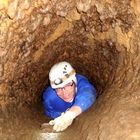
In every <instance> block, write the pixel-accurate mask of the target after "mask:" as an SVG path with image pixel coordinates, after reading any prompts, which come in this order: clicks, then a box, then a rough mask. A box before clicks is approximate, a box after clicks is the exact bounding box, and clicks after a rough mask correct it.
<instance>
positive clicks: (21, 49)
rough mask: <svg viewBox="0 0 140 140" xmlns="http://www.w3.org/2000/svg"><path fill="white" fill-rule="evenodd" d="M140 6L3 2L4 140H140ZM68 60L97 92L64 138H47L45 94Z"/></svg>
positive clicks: (87, 0) (69, 0)
mask: <svg viewBox="0 0 140 140" xmlns="http://www.w3.org/2000/svg"><path fill="white" fill-rule="evenodd" d="M139 6H140V2H139V1H134V0H132V1H131V0H127V1H126V0H122V1H113V0H110V1H104V0H102V1H100V0H99V1H98V2H97V1H94V0H83V1H82V0H50V1H48V0H36V1H33V0H30V1H29V0H26V1H20V0H13V1H9V0H0V42H1V44H0V139H2V140H9V139H10V140H19V139H21V140H22V139H23V140H46V139H48V140H54V139H55V140H70V139H74V140H79V139H81V140H93V139H94V140H120V139H123V140H139V139H140V132H139V128H140V117H139V116H140V100H139V99H140V74H139V73H140V53H139V52H140V49H139V48H140V41H139V38H140V23H139V22H140V10H139ZM63 60H66V61H68V62H70V63H71V64H72V66H73V67H74V68H75V69H76V71H77V72H78V73H80V74H83V75H85V76H87V77H88V78H89V80H90V82H91V83H93V84H94V85H95V87H96V89H97V94H98V97H97V101H96V103H95V104H94V105H93V106H92V107H91V108H90V109H89V110H88V111H86V112H84V113H83V114H82V115H80V116H79V117H78V118H76V120H75V121H74V123H73V124H72V126H70V127H69V128H68V129H67V130H66V131H64V132H62V133H42V132H41V131H40V125H41V124H42V123H43V122H47V121H48V118H47V117H45V115H44V113H43V108H42V103H41V96H42V92H43V90H44V89H45V88H46V87H47V86H49V81H48V72H49V70H50V68H51V66H52V65H53V64H55V63H56V62H59V61H63Z"/></svg>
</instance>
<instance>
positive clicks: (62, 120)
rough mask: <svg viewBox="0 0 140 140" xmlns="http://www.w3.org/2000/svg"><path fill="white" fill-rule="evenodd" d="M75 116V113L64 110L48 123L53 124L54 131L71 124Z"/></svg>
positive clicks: (61, 129) (63, 128)
mask: <svg viewBox="0 0 140 140" xmlns="http://www.w3.org/2000/svg"><path fill="white" fill-rule="evenodd" d="M75 117H76V115H75V113H74V112H72V111H66V112H65V113H62V114H61V116H59V117H57V118H55V119H54V120H51V121H50V122H49V124H50V125H53V129H54V130H55V131H56V132H59V131H63V130H65V129H66V128H67V127H68V126H70V125H71V124H72V122H73V120H74V118H75Z"/></svg>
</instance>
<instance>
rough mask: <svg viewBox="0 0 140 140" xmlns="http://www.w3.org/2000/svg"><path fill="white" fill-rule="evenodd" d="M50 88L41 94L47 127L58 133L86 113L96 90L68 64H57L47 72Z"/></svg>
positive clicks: (94, 97) (94, 98) (93, 100)
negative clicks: (46, 117)
mask: <svg viewBox="0 0 140 140" xmlns="http://www.w3.org/2000/svg"><path fill="white" fill-rule="evenodd" d="M49 80H50V86H49V87H48V88H47V89H45V91H44V92H43V105H44V110H45V114H46V115H47V116H48V117H50V118H52V120H51V121H50V122H49V125H53V130H55V131H57V132H59V131H63V130H65V129H66V128H67V127H68V126H70V125H71V124H72V122H73V120H74V119H75V118H76V117H77V116H78V115H80V114H81V113H82V112H84V111H86V110H87V109H88V108H89V107H91V105H92V104H93V103H94V102H95V100H96V90H95V88H94V86H93V85H92V84H91V83H90V82H89V81H88V79H87V78H86V77H84V76H83V75H80V74H78V73H76V71H75V69H74V68H73V67H72V66H71V64H70V63H68V62H66V61H62V62H59V63H57V64H55V65H54V66H52V68H51V69H50V72H49Z"/></svg>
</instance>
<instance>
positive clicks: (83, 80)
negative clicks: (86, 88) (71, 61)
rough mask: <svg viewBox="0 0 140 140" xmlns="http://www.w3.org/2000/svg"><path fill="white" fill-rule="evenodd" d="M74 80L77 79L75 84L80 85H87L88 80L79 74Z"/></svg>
mask: <svg viewBox="0 0 140 140" xmlns="http://www.w3.org/2000/svg"><path fill="white" fill-rule="evenodd" d="M76 78H77V84H81V83H84V84H85V83H89V81H88V78H87V77H85V76H83V75H81V74H76Z"/></svg>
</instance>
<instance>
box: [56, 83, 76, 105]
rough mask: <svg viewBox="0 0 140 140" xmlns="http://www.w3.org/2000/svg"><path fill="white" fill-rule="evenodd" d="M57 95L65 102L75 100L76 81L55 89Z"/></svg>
mask: <svg viewBox="0 0 140 140" xmlns="http://www.w3.org/2000/svg"><path fill="white" fill-rule="evenodd" d="M55 90H56V93H57V95H58V96H59V97H60V98H61V99H63V100H64V101H65V102H70V101H71V100H73V98H74V95H75V84H74V82H70V83H68V84H67V85H65V86H64V87H63V88H57V89H55Z"/></svg>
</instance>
